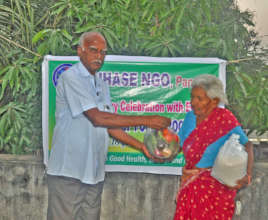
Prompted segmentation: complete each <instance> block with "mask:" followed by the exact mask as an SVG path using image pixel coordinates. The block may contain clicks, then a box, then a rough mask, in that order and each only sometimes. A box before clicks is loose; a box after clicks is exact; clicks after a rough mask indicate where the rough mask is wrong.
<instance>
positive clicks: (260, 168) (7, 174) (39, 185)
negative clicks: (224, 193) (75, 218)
mask: <svg viewBox="0 0 268 220" xmlns="http://www.w3.org/2000/svg"><path fill="white" fill-rule="evenodd" d="M266 148H267V146H266ZM265 161H268V160H265ZM265 161H264V162H262V163H260V162H259V163H257V164H256V166H255V171H254V181H253V184H252V185H251V186H250V187H247V188H245V189H243V190H241V191H240V192H239V193H238V196H237V201H239V202H240V209H239V210H238V212H237V215H236V216H235V217H234V218H233V220H255V219H258V220H266V219H267V216H268V209H267V207H268V193H266V192H267V191H268V169H267V168H268V162H265ZM178 181H179V177H178V176H173V175H154V174H141V173H107V176H106V182H105V185H104V193H103V203H102V214H101V216H102V218H101V219H102V220H123V219H124V220H126V219H127V220H172V217H173V213H174V209H175V203H174V199H175V195H176V192H177V186H178ZM46 209H47V187H46V178H45V175H44V167H43V165H42V159H41V158H38V157H34V156H11V155H0V220H45V219H46Z"/></svg>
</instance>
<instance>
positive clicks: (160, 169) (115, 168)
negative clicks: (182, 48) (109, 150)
mask: <svg viewBox="0 0 268 220" xmlns="http://www.w3.org/2000/svg"><path fill="white" fill-rule="evenodd" d="M49 60H66V61H78V60H79V58H78V57H77V56H51V55H46V56H45V57H44V61H43V63H42V132H43V155H44V164H45V165H46V166H47V162H48V114H49V113H48V109H49V108H48V80H49V79H48V61H49ZM105 61H126V62H127V61H132V62H171V63H204V64H205V63H207V64H219V65H220V67H219V78H220V79H221V80H222V82H223V84H224V89H225V88H226V61H225V60H222V59H219V58H213V57H212V58H201V57H200V58H199V57H171V58H168V57H145V56H120V55H107V56H106V57H105ZM105 170H106V171H108V172H138V173H153V174H172V175H181V167H167V166H127V165H106V166H105Z"/></svg>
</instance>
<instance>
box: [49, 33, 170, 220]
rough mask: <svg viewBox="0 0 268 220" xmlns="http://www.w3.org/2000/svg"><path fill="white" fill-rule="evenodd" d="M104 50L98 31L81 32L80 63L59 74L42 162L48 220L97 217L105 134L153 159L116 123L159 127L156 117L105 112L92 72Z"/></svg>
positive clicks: (104, 92) (106, 103)
mask: <svg viewBox="0 0 268 220" xmlns="http://www.w3.org/2000/svg"><path fill="white" fill-rule="evenodd" d="M106 52H107V44H106V40H105V38H104V37H103V36H102V35H101V34H100V33H98V32H87V33H84V34H83V35H82V36H81V39H80V45H79V46H78V48H77V54H78V56H79V57H80V62H78V63H77V64H75V65H74V66H73V67H71V68H70V69H68V70H67V71H65V72H64V73H62V75H61V76H60V79H59V82H58V85H57V88H56V126H55V129H54V135H53V143H52V150H51V154H50V158H49V162H48V170H47V174H48V193H49V194H48V214H47V219H48V220H61V219H64V220H86V219H90V220H98V219H100V208H101V194H102V189H103V181H104V176H105V170H104V167H105V160H106V154H107V148H108V142H109V135H111V136H112V137H114V138H116V139H118V140H119V141H121V142H123V143H125V144H127V145H130V146H133V147H134V148H136V149H138V150H140V151H141V152H143V153H144V154H145V155H146V156H147V157H149V158H150V159H154V158H153V157H152V156H151V155H150V154H149V152H148V151H147V149H146V147H145V145H144V144H143V143H141V142H140V141H138V140H136V139H135V138H133V137H131V136H129V135H128V134H127V133H125V132H124V131H123V130H122V129H121V128H122V127H128V126H139V125H145V126H148V127H151V128H155V129H162V128H165V127H167V126H169V124H170V119H168V118H165V117H161V116H122V115H117V114H114V113H112V112H111V109H112V103H111V100H110V94H109V88H108V86H107V85H106V84H105V82H104V81H102V80H101V79H99V78H97V77H96V76H95V74H96V71H97V70H99V69H100V68H101V66H102V64H103V61H104V57H105V55H106Z"/></svg>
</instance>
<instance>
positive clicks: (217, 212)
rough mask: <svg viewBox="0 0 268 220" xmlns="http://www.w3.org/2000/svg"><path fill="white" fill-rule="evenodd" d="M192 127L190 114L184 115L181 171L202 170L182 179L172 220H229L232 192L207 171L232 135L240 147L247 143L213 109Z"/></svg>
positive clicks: (231, 120)
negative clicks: (183, 158)
mask: <svg viewBox="0 0 268 220" xmlns="http://www.w3.org/2000/svg"><path fill="white" fill-rule="evenodd" d="M195 124H196V121H195V116H194V114H193V112H190V113H188V114H187V115H186V118H185V120H184V123H183V126H182V128H181V131H180V133H179V136H180V140H181V144H182V145H181V146H183V152H184V156H185V160H186V165H185V168H186V169H193V168H195V167H198V168H204V169H203V170H202V171H200V172H199V174H197V175H193V176H191V177H190V178H187V179H186V180H185V179H184V178H182V181H181V185H180V189H179V192H178V196H177V207H176V212H175V216H174V220H215V219H221V220H231V219H232V216H233V213H234V209H235V205H234V198H235V196H236V190H234V189H230V188H228V187H227V186H225V185H223V184H221V183H220V182H219V181H217V180H216V179H214V178H213V177H211V175H210V173H211V170H210V169H209V167H212V166H213V163H214V161H215V158H216V156H217V153H218V151H219V149H220V147H221V146H222V145H223V144H224V142H225V141H226V140H227V139H228V137H229V136H231V134H232V133H237V134H239V135H240V143H241V144H245V143H246V142H247V141H248V139H247V137H246V135H245V134H244V132H243V130H242V128H241V127H240V124H239V122H238V121H237V119H236V118H235V116H234V115H233V114H232V113H231V112H230V111H229V110H227V109H223V108H216V109H214V110H213V112H212V113H211V114H210V115H209V116H208V117H207V118H206V119H205V120H204V121H202V122H201V123H200V124H199V125H198V126H197V127H195ZM206 168H207V169H206Z"/></svg>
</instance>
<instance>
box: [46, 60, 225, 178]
mask: <svg viewBox="0 0 268 220" xmlns="http://www.w3.org/2000/svg"><path fill="white" fill-rule="evenodd" d="M78 61H79V59H78V57H76V56H74V57H72V56H69V57H64V56H50V55H47V56H45V58H44V61H43V64H42V91H43V93H42V115H43V118H42V122H43V150H44V163H45V165H47V161H48V157H49V152H50V149H51V143H52V136H53V128H54V125H55V88H56V86H57V81H58V79H59V77H60V75H61V74H62V73H63V72H64V71H65V70H67V69H68V68H70V67H71V66H72V65H73V64H74V63H76V62H78ZM225 67H226V62H225V61H224V60H220V59H218V58H158V57H135V56H114V55H107V56H106V58H105V62H104V65H103V66H102V68H101V69H100V70H99V72H98V73H96V75H97V77H99V78H102V79H103V80H104V81H106V83H108V85H109V86H110V92H111V98H112V103H113V107H114V112H115V113H117V114H121V115H162V116H166V117H169V118H171V119H172V123H171V126H170V127H171V128H172V129H173V130H174V131H175V132H176V133H177V132H178V131H179V129H180V127H181V125H182V123H183V119H184V116H185V114H186V113H187V112H188V111H190V110H191V105H190V89H191V83H192V80H193V78H194V77H195V76H197V75H200V74H212V75H215V76H217V77H219V78H220V79H221V80H222V81H223V83H224V85H225ZM124 129H125V131H126V132H128V133H129V134H130V135H132V136H134V137H135V138H137V139H139V140H140V141H143V136H144V132H145V131H146V127H144V126H137V127H129V128H124ZM184 163H185V161H184V157H183V154H182V153H180V154H179V155H178V156H177V157H176V158H175V159H174V160H173V161H172V162H170V163H163V164H159V163H153V162H152V161H150V160H148V159H147V158H146V157H144V156H143V154H142V153H140V152H139V151H137V150H135V149H133V148H131V147H129V146H125V145H123V144H122V143H120V142H118V141H117V140H115V139H113V138H111V139H110V144H109V150H108V155H107V162H106V171H118V172H147V173H159V174H176V175H179V174H181V167H182V166H183V165H184Z"/></svg>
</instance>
